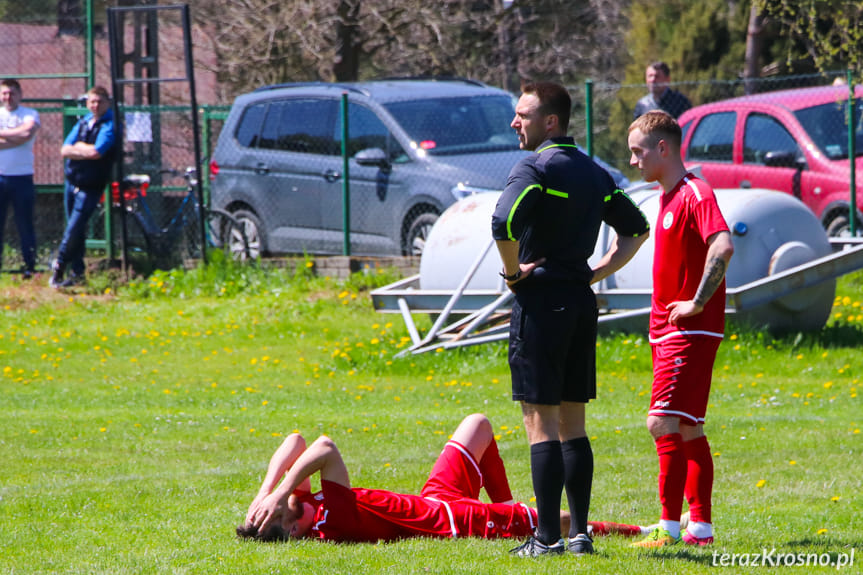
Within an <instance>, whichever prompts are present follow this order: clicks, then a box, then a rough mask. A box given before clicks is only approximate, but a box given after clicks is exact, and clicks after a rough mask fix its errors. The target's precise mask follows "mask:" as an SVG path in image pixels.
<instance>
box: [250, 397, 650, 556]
mask: <svg viewBox="0 0 863 575" xmlns="http://www.w3.org/2000/svg"><path fill="white" fill-rule="evenodd" d="M316 473H317V474H320V483H321V491H319V492H317V493H313V492H312V487H311V482H310V481H309V478H310V477H311V476H313V475H314V474H316ZM480 489H485V492H486V494H487V495H488V498H489V499H490V501H491V502H490V503H486V502H483V501H480V499H479V497H480ZM569 520H570V518H569V514H568V513H566V512H560V515H559V521H560V523H561V525H562V528H567V527H568V524H569ZM535 525H536V510H535V509H532V508H530V507H528V506H527V505H525V504H524V503H518V502H515V501H514V500H513V496H512V492H511V490H510V487H509V479H508V478H507V475H506V469H505V467H504V464H503V460H502V459H501V457H500V454H499V452H498V447H497V442H496V441H495V439H494V431H493V429H492V426H491V423H490V422H489V420H488V418H487V417H486V416H485V415H483V414H481V413H475V414H472V415H469V416H467V417H465V418H464V419H463V420H462V421H461V423H460V424H459V425H458V427H457V428H456V430H455V432H453V434H452V436H451V438H450V439H449V441H447V442H446V444H445V445H444V448H443V451H442V452H441V454H440V455H439V456H438V459H437V461H436V462H435V464H434V467H432V470H431V473H430V474H429V477H428V480H427V481H426V483H425V485H424V486H423V488H422V490H421V492H420V494H419V495H415V494H407V493H396V492H393V491H388V490H383V489H365V488H360V487H352V486H351V481H350V476H349V474H348V469H347V466H346V465H345V462H344V460H343V459H342V455H341V453H340V452H339V449H338V447H336V444H335V442H334V441H333V440H332V439H330V438H329V437H326V436H321V437H319V438H318V439H317V440H315V441H314V442H313V443H312V444H311V445H309V446H307V445H306V441H305V439H304V438H303V436H302V435H300V434H299V433H292V434H291V435H289V436H288V437H287V438H285V440H284V441H283V442H282V444H281V445H280V446H279V447H278V449H276V451H275V452H274V453H273V455H272V456H271V458H270V463H269V465H268V467H267V473H266V475H265V477H264V480H263V482H262V483H261V487H260V489H259V491H258V494H257V496H256V497H255V498H254V500H253V501H252V503H251V505H250V506H249V509H248V512H247V514H246V519H245V521H244V523H243V524H242V525H240V526H239V527H237V530H236V531H237V535H238V536H239V537H241V538H243V539H255V540H258V541H287V540H289V539H299V538H303V537H308V538H312V539H318V540H325V541H338V542H354V543H361V542H377V541H393V540H397V539H404V538H409V537H442V538H456V537H482V538H486V539H494V538H507V537H517V536H522V535H526V534H528V533H530V532H531V531H532V529H533V528H534V526H535ZM590 527H591V529H592V531H593V533H594V534H595V535H606V534H612V533H613V534H619V535H627V536H637V535H640V534H643V533H646V532H648V531H649V530H650V527H641V526H638V525H626V524H621V523H612V522H594V523H591V525H590Z"/></svg>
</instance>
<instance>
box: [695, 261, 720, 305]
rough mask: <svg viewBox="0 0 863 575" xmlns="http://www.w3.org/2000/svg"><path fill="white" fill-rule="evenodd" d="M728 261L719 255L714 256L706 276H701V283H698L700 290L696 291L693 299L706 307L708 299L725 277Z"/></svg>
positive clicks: (709, 263) (708, 264)
mask: <svg viewBox="0 0 863 575" xmlns="http://www.w3.org/2000/svg"><path fill="white" fill-rule="evenodd" d="M727 267H728V263H727V262H726V261H725V260H724V259H722V258H721V257H719V256H713V257H712V258H710V261H708V262H707V269H706V270H705V272H704V276H702V278H701V283H700V284H699V285H698V290H697V291H696V292H695V297H694V298H693V301H694V302H695V303H696V304H698V305H699V306H701V307H704V306H705V304H706V303H707V301H708V300H709V299H710V298H711V297H713V294H714V293H716V289H717V288H718V287H719V284H721V283H722V278H724V277H725V269H726V268H727Z"/></svg>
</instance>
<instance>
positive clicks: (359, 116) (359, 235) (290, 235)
mask: <svg viewBox="0 0 863 575" xmlns="http://www.w3.org/2000/svg"><path fill="white" fill-rule="evenodd" d="M342 94H347V99H348V138H347V142H348V144H347V155H348V157H349V158H350V159H349V166H348V173H349V177H348V183H349V197H350V201H349V203H350V218H349V221H350V241H351V253H352V254H354V255H398V254H419V253H421V251H422V247H423V243H424V239H425V237H426V235H427V233H428V231H429V230H430V229H431V226H432V225H433V224H434V222H435V220H436V219H437V217H438V216H439V215H440V214H441V213H442V212H443V210H445V209H446V208H447V207H448V206H449V205H451V204H452V203H454V202H455V201H456V200H458V199H460V198H462V197H464V196H466V195H468V194H471V193H478V192H487V191H500V190H502V189H503V188H504V186H505V183H506V178H507V175H508V174H509V171H510V168H511V167H512V166H513V164H515V162H516V161H518V159H519V158H521V157H522V156H523V155H524V154H525V153H526V152H523V151H521V150H519V148H518V139H517V138H516V135H515V132H514V131H513V130H512V128H510V127H509V124H510V122H511V121H512V118H513V116H514V98H513V96H512V94H509V93H508V92H505V91H502V90H499V89H496V88H493V87H489V86H487V85H485V84H482V83H479V82H474V81H469V80H462V79H446V80H440V79H435V80H410V79H405V80H384V81H375V82H361V83H342V84H329V83H298V84H286V85H279V86H267V87H264V88H261V89H258V90H255V91H254V92H251V93H249V94H245V95H242V96H240V97H238V98H237V99H236V101H235V102H234V105H233V106H232V108H231V112H230V114H229V115H228V118H227V120H226V122H225V125H224V127H223V129H222V131H221V134H220V136H219V141H218V144H217V146H216V148H215V151H214V153H213V158H212V162H211V164H210V172H211V179H212V182H211V200H212V205H213V207H216V208H220V209H225V210H228V211H230V212H231V213H233V214H234V215H235V216H236V217H237V219H238V220H240V221H241V222H242V223H243V225H244V227H245V230H246V234H247V237H248V239H249V241H250V243H251V245H252V246H253V252H254V255H257V254H262V255H263V254H287V253H309V254H338V253H342V252H343V247H344V231H343V230H344V226H343V222H344V210H343V205H344V204H343V178H344V174H343V172H344V163H343V159H342V120H341V114H340V110H341V99H342Z"/></svg>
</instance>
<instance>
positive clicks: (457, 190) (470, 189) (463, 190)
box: [449, 183, 501, 200]
mask: <svg viewBox="0 0 863 575" xmlns="http://www.w3.org/2000/svg"><path fill="white" fill-rule="evenodd" d="M500 191H501V190H493V189H491V188H479V187H477V186H467V185H465V184H462V183H458V184H456V185H454V186H453V187H452V188H450V191H449V192H450V193H451V194H452V197H454V198H455V199H456V200H460V199H462V198H466V197H468V196H470V195H473V194H487V193H489V192H500Z"/></svg>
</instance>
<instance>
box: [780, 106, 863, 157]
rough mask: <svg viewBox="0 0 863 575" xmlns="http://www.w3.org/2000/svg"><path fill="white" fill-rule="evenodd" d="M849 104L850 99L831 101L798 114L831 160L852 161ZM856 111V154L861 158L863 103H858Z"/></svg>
mask: <svg viewBox="0 0 863 575" xmlns="http://www.w3.org/2000/svg"><path fill="white" fill-rule="evenodd" d="M847 105H848V101H847V100H844V101H841V102H830V103H829V104H821V105H820V106H812V107H810V108H803V109H802V110H798V111H797V112H795V113H794V115H795V116H797V120H798V121H799V122H800V125H802V126H803V129H804V130H806V132H807V133H808V134H809V137H810V138H812V141H813V142H814V143H815V145H816V146H818V149H819V150H821V151H822V152H823V153H824V155H825V156H827V157H828V158H829V159H831V160H843V159H846V158H848V124H847V123H846V122H845V119H846V117H847V113H846V110H847ZM853 109H854V119H853V124H852V125H853V126H854V136H855V142H854V146H855V155H856V156H861V155H863V124H861V110H863V101H861V100H860V99H857V100H855V101H854V108H853Z"/></svg>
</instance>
